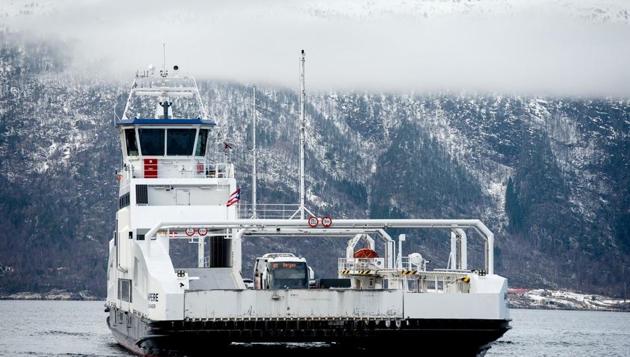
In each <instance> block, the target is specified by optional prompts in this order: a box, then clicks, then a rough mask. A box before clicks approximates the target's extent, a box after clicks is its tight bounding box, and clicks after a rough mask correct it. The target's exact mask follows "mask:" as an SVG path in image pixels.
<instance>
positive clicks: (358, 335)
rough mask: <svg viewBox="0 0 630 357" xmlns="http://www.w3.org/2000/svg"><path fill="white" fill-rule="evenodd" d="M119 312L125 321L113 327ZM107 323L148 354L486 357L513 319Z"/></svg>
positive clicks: (132, 319)
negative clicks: (434, 356) (400, 352)
mask: <svg viewBox="0 0 630 357" xmlns="http://www.w3.org/2000/svg"><path fill="white" fill-rule="evenodd" d="M116 314H123V316H124V317H123V318H122V320H121V319H118V322H117V323H114V322H113V321H115V320H116V317H115V315H116ZM108 325H109V327H110V329H111V330H112V333H113V336H114V338H115V339H116V340H117V341H118V343H120V344H121V345H122V346H124V347H125V348H127V349H128V350H130V351H131V352H133V353H136V354H138V355H143V356H172V355H186V356H195V355H208V354H210V352H212V353H216V352H238V351H247V350H248V349H251V348H252V345H255V346H256V347H255V348H256V351H257V352H260V351H262V350H269V351H273V352H275V353H278V354H282V353H287V354H288V353H292V354H293V353H294V352H295V349H294V347H295V346H294V345H291V344H290V343H304V345H302V347H303V348H302V349H300V351H299V353H300V354H302V355H304V354H306V355H311V354H312V355H315V354H319V353H321V352H322V351H324V350H325V351H328V350H335V351H339V350H341V351H365V352H386V351H387V350H389V351H391V348H392V346H396V348H403V349H404V350H408V349H411V350H412V351H413V350H416V351H418V352H420V351H422V352H423V353H429V354H431V353H440V354H441V355H442V354H443V355H457V356H483V355H484V354H485V352H486V351H487V350H488V349H489V348H490V344H491V343H492V342H493V341H495V340H497V339H498V338H500V337H501V336H502V335H503V334H504V333H505V332H506V331H507V330H508V329H509V328H510V327H509V320H487V319H362V318H341V317H340V318H336V319H333V318H331V319H304V318H296V319H273V318H269V319H260V320H228V319H226V320H220V319H219V320H197V321H194V320H185V321H184V320H181V321H150V320H146V319H143V318H140V317H139V316H137V315H133V314H128V313H125V312H123V311H119V310H116V309H112V310H111V311H110V316H109V318H108ZM257 343H264V344H263V345H256V344H257ZM270 343H271V344H270ZM273 343H277V344H273ZM292 347H293V348H292Z"/></svg>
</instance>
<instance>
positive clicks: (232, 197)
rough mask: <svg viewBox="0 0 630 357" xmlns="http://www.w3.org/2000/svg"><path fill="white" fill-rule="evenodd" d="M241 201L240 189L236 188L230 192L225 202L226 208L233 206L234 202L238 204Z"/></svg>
mask: <svg viewBox="0 0 630 357" xmlns="http://www.w3.org/2000/svg"><path fill="white" fill-rule="evenodd" d="M240 199H241V188H240V187H239V188H237V189H236V191H234V192H232V193H231V194H230V197H229V198H228V200H227V202H226V203H225V205H226V206H228V207H230V206H231V205H233V204H235V203H236V202H238V201H239V200H240Z"/></svg>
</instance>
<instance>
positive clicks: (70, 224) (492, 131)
mask: <svg viewBox="0 0 630 357" xmlns="http://www.w3.org/2000/svg"><path fill="white" fill-rule="evenodd" d="M0 36H2V38H1V40H2V41H1V43H0V83H1V86H0V292H5V293H7V292H9V293H10V292H16V291H48V290H52V289H67V290H70V291H74V292H80V291H84V290H87V291H89V292H91V293H93V294H97V295H104V292H105V271H106V260H107V259H106V254H107V253H106V248H107V241H108V240H109V239H110V238H111V235H112V230H113V227H114V214H115V209H116V202H117V201H116V199H117V197H116V180H115V176H114V170H115V169H116V168H117V167H118V165H119V162H120V151H119V146H118V145H119V143H118V137H117V133H116V130H115V128H114V127H113V125H112V118H113V116H114V112H115V111H117V112H120V111H121V110H122V106H123V104H124V101H125V100H126V91H127V85H128V84H127V83H122V84H121V83H115V82H107V81H104V80H98V79H94V78H84V77H79V76H76V75H73V74H72V73H71V72H70V71H68V70H67V69H66V68H65V67H64V65H65V64H66V63H68V62H69V61H70V60H71V59H69V58H66V57H64V55H62V54H64V53H69V51H64V45H63V44H60V43H50V42H38V41H34V40H27V39H26V38H23V37H21V36H20V35H18V34H14V33H7V32H4V33H2V34H1V35H0ZM199 85H200V89H201V91H202V94H203V96H204V99H205V100H206V102H207V105H208V111H209V113H210V116H211V117H212V118H215V119H216V120H217V121H218V122H219V124H220V127H219V129H217V132H216V137H217V143H216V145H215V150H214V153H213V154H212V155H214V156H215V157H221V158H222V157H223V155H225V154H224V152H223V150H222V147H223V144H222V143H223V141H227V142H230V143H231V144H233V145H232V146H233V147H234V149H233V150H232V152H230V153H229V156H230V158H231V160H233V161H234V163H235V164H236V166H237V173H238V177H239V178H240V182H241V184H242V188H243V201H245V200H246V199H247V198H248V197H249V192H250V190H249V188H250V182H251V179H250V177H249V172H250V169H251V166H250V165H251V160H250V156H249V155H250V153H249V150H250V149H251V148H250V147H249V145H250V144H249V143H250V135H251V128H250V126H249V125H250V120H249V118H250V103H251V87H249V86H245V85H242V84H237V83H225V82H216V81H200V82H199ZM257 99H258V106H259V107H260V108H261V109H260V117H259V123H258V128H257V130H258V131H257V140H258V143H259V148H258V150H259V167H258V171H259V172H260V176H259V194H258V195H259V202H264V203H293V202H296V201H297V197H298V196H297V193H296V188H297V171H298V160H297V156H298V143H297V140H298V134H297V133H298V127H297V124H298V121H297V117H298V115H297V113H298V111H299V105H298V99H299V98H298V96H297V93H296V92H295V91H292V90H287V89H283V88H259V91H258V94H257ZM307 114H308V115H307V120H308V129H307V130H308V142H307V151H306V156H307V164H306V166H307V167H306V173H307V179H306V182H307V189H308V194H307V196H308V206H309V207H310V208H312V209H313V210H314V211H316V212H318V213H322V214H324V213H330V214H332V215H333V217H335V218H341V217H374V218H381V217H414V218H475V217H479V218H481V219H483V220H484V222H485V223H486V224H487V225H488V226H489V227H490V228H491V229H492V230H494V232H495V234H496V237H497V239H496V245H497V249H496V254H497V256H496V264H497V266H496V268H495V269H496V271H497V272H498V273H499V274H502V275H505V276H507V277H508V278H509V279H510V285H511V286H518V287H532V288H570V289H576V290H581V291H586V292H593V293H595V292H597V293H604V294H612V295H620V294H622V293H623V280H624V279H625V276H624V271H625V270H624V269H623V266H624V265H626V266H630V264H629V263H630V261H629V260H630V259H628V258H630V192H629V187H630V140H629V139H630V138H629V135H630V100H629V99H588V98H582V99H576V98H534V97H516V96H503V95H498V94H497V95H488V94H485V95H476V94H453V93H440V94H432V95H428V94H427V95H411V94H408V95H403V94H399V95H393V94H386V93H382V94H380V93H358V92H343V93H338V92H329V93H309V96H308V105H307ZM447 238H448V234H447V233H446V232H444V233H434V234H428V233H426V232H422V231H418V232H412V233H410V239H408V243H406V246H405V248H404V249H405V252H407V253H411V252H413V251H420V252H422V254H423V255H425V256H427V257H428V259H430V260H431V265H433V266H437V267H444V266H445V265H446V259H447V254H448V248H447V247H448V239H447ZM470 241H471V247H470V249H472V250H473V252H472V254H471V259H472V262H471V266H472V267H479V264H480V254H481V242H479V239H478V237H476V236H472V237H471V239H470ZM344 246H345V241H342V240H338V239H337V240H323V239H317V238H312V239H309V240H300V241H295V240H289V239H284V240H269V239H258V240H256V241H252V240H246V241H245V244H244V250H245V254H246V256H245V258H244V261H245V262H251V261H252V257H253V256H255V255H256V254H258V253H261V252H263V251H275V250H280V249H281V250H289V251H295V252H298V253H300V254H302V255H304V256H305V257H307V259H309V260H310V261H311V263H313V265H314V268H315V270H316V271H317V272H318V273H319V274H320V275H324V276H325V275H333V274H335V270H336V260H337V258H338V257H339V256H340V255H341V254H342V253H343V250H342V249H343V247H344ZM245 269H246V274H248V272H249V271H250V267H246V268H245ZM626 270H627V269H626Z"/></svg>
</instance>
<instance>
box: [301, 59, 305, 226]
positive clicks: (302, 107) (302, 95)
mask: <svg viewBox="0 0 630 357" xmlns="http://www.w3.org/2000/svg"><path fill="white" fill-rule="evenodd" d="M304 62H305V55H304V50H302V56H301V58H300V219H304V211H305V210H306V207H305V206H304V134H305V132H304V130H305V126H306V123H305V120H304V105H305V102H306V89H305V84H304Z"/></svg>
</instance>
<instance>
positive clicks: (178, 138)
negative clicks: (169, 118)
mask: <svg viewBox="0 0 630 357" xmlns="http://www.w3.org/2000/svg"><path fill="white" fill-rule="evenodd" d="M196 134H197V129H167V131H166V138H167V139H166V154H167V155H169V156H191V155H192V154H193V146H194V145H195V135H196Z"/></svg>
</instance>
